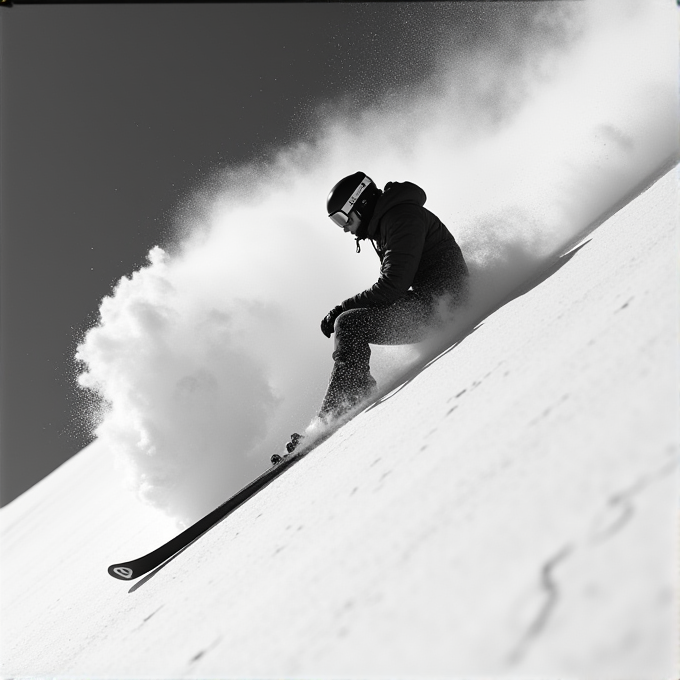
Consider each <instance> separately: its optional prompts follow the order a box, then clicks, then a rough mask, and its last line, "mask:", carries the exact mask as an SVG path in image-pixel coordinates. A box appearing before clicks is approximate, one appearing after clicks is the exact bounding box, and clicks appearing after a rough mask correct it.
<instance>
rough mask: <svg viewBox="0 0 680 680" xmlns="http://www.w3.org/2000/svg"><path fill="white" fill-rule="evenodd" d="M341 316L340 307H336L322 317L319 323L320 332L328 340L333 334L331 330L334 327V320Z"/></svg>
mask: <svg viewBox="0 0 680 680" xmlns="http://www.w3.org/2000/svg"><path fill="white" fill-rule="evenodd" d="M341 314H342V305H338V306H337V307H333V309H331V311H330V312H328V314H326V316H324V318H323V321H322V322H321V332H322V333H323V334H324V335H325V336H326V337H327V338H330V337H331V334H332V333H333V328H334V326H335V320H336V319H337V318H338V317H339V316H340V315H341Z"/></svg>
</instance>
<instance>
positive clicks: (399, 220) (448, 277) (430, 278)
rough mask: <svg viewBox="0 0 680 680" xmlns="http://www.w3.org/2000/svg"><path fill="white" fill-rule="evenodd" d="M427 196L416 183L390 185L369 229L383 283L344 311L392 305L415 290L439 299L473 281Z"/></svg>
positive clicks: (356, 298)
mask: <svg viewBox="0 0 680 680" xmlns="http://www.w3.org/2000/svg"><path fill="white" fill-rule="evenodd" d="M426 198H427V197H426V195H425V192H424V191H423V190H422V189H421V188H420V187H419V186H416V185H415V184H412V183H411V182H389V183H388V184H387V185H386V186H385V190H384V192H383V194H382V196H380V198H379V199H378V202H377V204H376V206H375V211H374V212H373V216H372V218H371V220H370V222H369V224H368V232H367V238H369V239H371V240H372V241H373V242H374V245H375V248H376V252H377V253H378V256H379V257H380V278H379V279H378V281H377V282H376V283H374V284H373V285H372V286H371V287H370V288H368V289H367V290H365V291H363V292H362V293H359V294H358V295H355V296H354V297H351V298H349V299H347V300H345V301H344V302H343V303H342V305H341V306H342V309H343V311H347V310H348V309H355V308H357V307H382V306H386V305H391V304H392V303H393V302H396V301H397V300H398V299H399V298H400V297H402V296H403V295H405V294H406V292H407V291H408V290H409V288H411V287H412V288H413V291H414V292H416V293H422V294H429V295H436V294H440V293H443V292H445V291H446V290H447V289H450V288H452V287H455V286H456V285H457V283H459V282H460V281H461V280H462V279H464V278H466V277H467V274H468V270H467V266H466V265H465V260H464V259H463V254H462V253H461V251H460V248H459V247H458V244H457V243H456V241H455V239H454V238H453V236H452V235H451V232H450V231H449V230H448V229H447V228H446V227H445V226H444V225H443V224H442V222H441V221H440V220H439V218H438V217H437V216H436V215H434V214H433V213H431V212H430V211H429V210H427V208H424V207H423V204H424V203H425V200H426Z"/></svg>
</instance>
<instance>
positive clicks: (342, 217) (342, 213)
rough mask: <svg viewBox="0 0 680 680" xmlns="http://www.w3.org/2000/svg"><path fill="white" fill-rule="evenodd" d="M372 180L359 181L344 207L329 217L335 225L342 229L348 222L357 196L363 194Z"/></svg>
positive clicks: (365, 178)
mask: <svg viewBox="0 0 680 680" xmlns="http://www.w3.org/2000/svg"><path fill="white" fill-rule="evenodd" d="M371 182H372V180H371V178H370V177H364V179H363V180H361V184H360V185H359V186H358V187H357V188H356V189H355V190H354V193H353V194H352V195H351V196H350V197H349V198H348V199H347V202H346V203H345V205H343V206H342V208H341V209H340V210H338V211H337V212H334V213H333V214H332V215H329V216H328V217H330V218H331V219H332V220H333V222H335V224H337V225H338V226H339V227H344V226H345V225H346V224H347V222H349V214H350V213H351V212H352V208H354V204H355V203H356V202H357V201H358V200H359V196H361V194H362V193H363V192H364V189H365V188H366V187H367V186H368V185H369V184H371Z"/></svg>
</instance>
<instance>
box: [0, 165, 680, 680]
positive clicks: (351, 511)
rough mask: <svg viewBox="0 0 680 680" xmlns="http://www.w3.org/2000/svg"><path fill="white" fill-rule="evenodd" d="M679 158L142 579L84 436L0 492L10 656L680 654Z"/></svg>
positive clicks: (109, 485)
mask: <svg viewBox="0 0 680 680" xmlns="http://www.w3.org/2000/svg"><path fill="white" fill-rule="evenodd" d="M677 199H678V174H677V170H673V171H671V172H669V173H668V174H666V175H665V176H664V177H663V178H661V179H660V180H659V181H658V182H656V183H655V184H654V185H653V186H652V187H651V188H650V189H648V190H647V191H646V192H644V193H643V194H641V195H640V196H639V197H638V198H636V199H635V200H634V201H632V202H631V203H630V204H629V205H627V206H626V207H625V208H623V209H622V210H621V211H619V212H618V213H617V214H615V215H614V216H613V217H611V218H610V219H609V220H608V221H607V222H605V223H604V224H603V225H602V226H600V227H599V228H598V229H597V230H595V231H594V232H593V233H592V234H591V235H590V236H589V237H588V238H587V239H586V240H585V241H584V242H583V243H581V244H579V246H580V247H577V248H575V249H573V250H572V251H571V252H570V253H567V254H565V255H564V256H563V257H562V258H561V260H560V261H559V262H558V263H557V264H556V265H555V266H554V267H552V268H551V269H550V270H549V271H547V272H546V274H545V276H544V277H541V279H538V280H536V281H534V282H533V283H532V284H531V285H527V286H526V287H525V289H524V290H523V291H521V293H522V294H520V295H518V296H516V297H514V298H513V299H512V300H510V301H509V302H508V303H507V304H505V305H503V306H502V307H501V308H499V309H498V310H497V311H496V312H494V313H493V314H491V315H490V316H489V317H488V318H486V319H485V320H484V321H483V323H481V324H480V325H478V327H477V328H476V329H474V331H473V332H470V333H469V334H468V335H467V336H465V337H464V338H462V339H461V340H460V342H459V343H457V344H456V345H455V346H454V347H453V348H452V349H450V351H446V352H444V353H443V354H441V355H440V356H439V357H438V358H437V359H436V360H434V361H433V362H431V363H430V365H428V366H427V367H426V368H425V369H424V370H422V371H420V372H419V373H416V374H415V375H412V376H411V377H410V379H409V380H408V381H407V382H405V383H404V384H403V385H402V386H401V387H400V388H398V389H396V390H395V391H394V392H392V393H391V394H389V395H388V396H387V397H386V398H384V399H383V400H381V401H380V402H379V403H378V404H376V405H375V406H374V407H372V408H369V409H368V410H367V411H365V412H364V413H362V414H360V415H359V416H357V417H356V418H355V419H354V420H353V421H351V422H350V423H349V424H347V425H346V426H345V427H343V428H342V429H341V430H339V431H338V432H337V433H336V434H335V435H334V436H333V437H331V438H330V439H329V440H327V441H326V442H325V443H323V444H322V445H321V446H319V448H317V449H316V450H315V451H314V452H313V453H312V454H310V455H309V456H308V457H307V458H306V459H304V460H303V461H302V462H300V463H299V464H298V465H297V466H295V467H294V468H292V469H291V470H290V471H289V472H287V473H286V474H285V475H283V477H281V478H280V479H279V480H277V481H276V482H275V483H274V484H272V485H271V486H269V487H268V488H267V489H265V490H264V491H263V492H262V493H260V494H259V495H258V496H256V497H255V498H254V499H252V500H251V501H250V502H249V503H248V504H246V505H245V506H243V507H242V508H240V509H239V510H238V511H236V512H235V513H234V514H233V515H232V516H230V517H229V518H228V519H227V520H225V521H224V522H222V523H221V524H220V525H218V526H217V527H215V528H214V529H213V530H212V531H211V532H209V533H208V534H207V535H205V536H204V537H203V538H202V539H201V540H200V541H199V542H197V543H196V544H194V545H193V546H191V547H190V548H189V549H188V550H186V551H185V552H183V553H181V554H180V555H179V556H177V557H176V558H175V559H173V560H171V561H170V562H168V563H167V564H166V565H165V566H164V567H163V568H162V569H160V570H159V571H157V572H155V573H153V574H152V575H151V576H150V577H147V578H144V579H142V580H140V581H139V582H138V583H136V584H132V585H131V584H129V583H123V582H120V581H115V580H114V579H112V578H111V577H109V576H108V575H107V573H106V566H107V565H108V564H110V563H111V562H117V561H121V560H124V559H130V558H133V557H136V556H138V555H140V554H142V553H143V552H146V551H147V550H148V549H151V548H153V547H155V546H156V545H157V544H158V543H159V542H162V541H164V540H166V539H167V538H168V536H169V535H170V531H169V528H168V527H167V526H166V525H165V524H164V523H163V522H162V521H161V520H158V519H157V518H155V517H154V516H152V515H148V514H145V515H143V517H144V519H143V521H140V519H139V517H141V516H142V515H140V512H141V511H140V509H139V508H138V506H137V505H136V503H134V502H133V501H131V500H130V499H129V498H127V497H125V496H124V495H121V493H120V492H119V491H118V480H117V478H116V475H115V473H114V472H113V471H112V470H111V469H110V463H109V462H108V457H107V456H106V452H105V451H101V450H100V447H99V445H98V444H94V445H93V446H91V447H89V448H88V449H86V450H85V451H83V452H82V453H81V454H79V455H78V456H77V457H75V458H74V459H72V460H71V461H69V462H68V463H67V464H65V465H64V466H62V467H61V468H59V469H58V470H57V471H56V472H55V473H53V474H52V475H51V476H50V477H48V478H47V479H46V480H44V481H43V482H41V483H40V484H38V485H37V486H35V487H34V488H33V489H31V490H30V491H29V492H27V493H26V494H24V495H23V496H22V497H20V498H19V499H17V500H16V501H15V502H13V503H11V504H10V505H9V506H7V507H6V508H4V509H3V510H2V513H0V519H1V520H2V536H3V540H2V572H1V574H0V575H1V577H2V613H3V616H2V675H3V677H25V676H38V677H84V676H87V677H90V678H127V677H130V678H132V677H158V678H161V677H162V678H180V677H201V678H217V677H222V678H224V677H240V678H243V677H259V678H265V677H343V678H347V677H378V676H380V677H388V676H389V677H414V676H417V677H455V676H467V677H469V676H470V675H471V674H475V675H477V676H483V675H499V674H503V675H510V676H519V675H526V674H532V675H538V676H540V677H543V678H546V677H560V678H565V677H579V678H588V680H595V679H600V678H611V679H612V680H614V679H616V680H626V679H631V680H633V679H634V680H645V679H646V678H650V679H652V678H653V679H654V680H656V679H661V678H672V677H677V658H676V653H675V643H676V640H677V616H676V610H677V602H676V596H675V589H674V585H675V576H676V555H677V547H676V536H677V530H676V529H677V523H676V466H677V452H678V427H677V426H678V422H677V413H678V410H677V407H678V399H677V384H678V377H679V371H678V359H677V339H678V334H677V331H678V310H677V300H678V297H677V295H678V285H677V236H676V226H677V222H678V209H677Z"/></svg>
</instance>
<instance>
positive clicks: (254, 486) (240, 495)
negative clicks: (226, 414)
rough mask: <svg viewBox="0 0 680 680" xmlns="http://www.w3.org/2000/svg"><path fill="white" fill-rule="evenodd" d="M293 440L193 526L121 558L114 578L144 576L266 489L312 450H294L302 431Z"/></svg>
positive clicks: (112, 569)
mask: <svg viewBox="0 0 680 680" xmlns="http://www.w3.org/2000/svg"><path fill="white" fill-rule="evenodd" d="M296 436H297V437H298V439H297V440H296V439H295V438H294V437H295V436H294V437H293V438H292V440H291V443H290V444H288V445H287V448H288V451H289V453H288V454H287V455H284V456H279V455H278V454H275V455H273V456H272V466H271V467H270V468H269V469H268V470H266V471H265V472H263V473H262V474H261V475H260V476H259V477H257V478H256V479H254V480H253V481H252V482H250V484H248V485H246V486H244V487H243V488H242V489H241V490H240V491H238V492H237V493H235V494H234V495H233V496H232V497H231V498H230V499H229V500H227V501H225V502H224V503H222V504H221V505H219V506H217V507H216V508H215V509H214V510H212V511H211V512H209V513H208V514H207V515H205V517H202V518H201V519H199V520H198V521H197V522H195V523H194V524H192V525H191V526H190V527H188V528H187V529H185V530H184V531H183V532H182V533H181V534H178V535H177V536H175V537H174V538H171V539H170V540H169V541H168V542H167V543H164V544H163V545H162V546H160V547H159V548H156V549H155V550H152V551H151V552H150V553H148V554H146V555H144V556H142V557H138V558H137V559H136V560H131V561H129V562H119V563H118V564H112V565H111V566H110V567H109V569H108V572H109V574H110V575H111V576H113V577H114V578H117V579H120V580H121V581H131V580H133V579H136V578H139V577H140V576H142V575H144V574H146V573H148V572H150V571H151V570H153V569H155V568H156V567H159V566H160V565H161V564H163V562H165V561H166V560H169V559H170V558H171V557H173V556H174V555H176V554H177V553H178V552H180V551H181V550H184V548H186V547H187V546H189V545H190V544H191V543H193V542H194V541H195V540H196V539H198V538H200V537H201V536H202V535H203V534H204V533H205V532H206V531H208V529H211V528H212V527H213V526H215V524H217V523H218V522H219V521H220V520H222V519H224V518H225V517H226V516H227V515H229V514H230V513H231V512H233V511H234V510H235V509H236V508H238V507H239V506H240V505H242V504H243V503H245V502H246V501H247V500H248V499H250V498H252V497H253V496H254V495H255V494H256V493H257V492H258V491H260V490H261V489H263V488H264V487H265V486H267V484H269V483H270V482H271V481H273V480H274V479H276V478H277V477H278V476H279V475H280V474H281V473H283V472H285V471H286V470H287V469H288V468H290V467H291V466H292V465H294V464H295V463H297V462H298V461H299V460H301V459H302V458H304V457H305V455H306V454H307V453H309V451H310V450H311V449H310V448H307V449H302V450H300V451H295V452H294V453H293V451H294V450H295V447H296V446H297V443H298V441H299V440H300V437H299V435H296Z"/></svg>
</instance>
